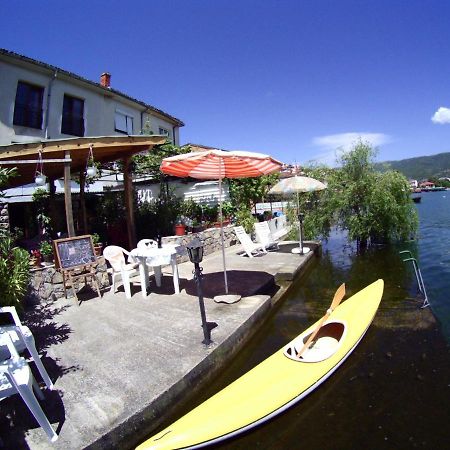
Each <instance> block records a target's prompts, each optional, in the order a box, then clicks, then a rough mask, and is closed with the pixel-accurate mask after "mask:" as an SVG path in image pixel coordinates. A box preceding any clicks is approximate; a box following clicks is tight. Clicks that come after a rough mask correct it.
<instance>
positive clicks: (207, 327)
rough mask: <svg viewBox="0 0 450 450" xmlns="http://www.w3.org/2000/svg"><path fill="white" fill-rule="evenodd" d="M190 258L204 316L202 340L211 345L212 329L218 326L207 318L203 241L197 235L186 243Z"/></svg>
mask: <svg viewBox="0 0 450 450" xmlns="http://www.w3.org/2000/svg"><path fill="white" fill-rule="evenodd" d="M186 248H187V251H188V255H189V259H190V261H191V262H192V263H194V270H193V272H192V273H193V274H194V281H195V282H196V284H197V294H198V303H199V306H200V315H201V317H202V328H203V336H204V339H203V341H202V343H203V344H205V345H209V344H211V343H212V340H211V330H212V329H213V328H215V327H217V323H216V322H208V321H207V320H206V312H205V303H204V301H203V291H202V276H203V275H202V271H203V268H201V267H200V265H199V264H200V263H201V262H202V260H203V243H202V242H201V241H200V239H198V238H197V237H195V238H194V239H193V240H192V241H191V242H189V244H187V245H186Z"/></svg>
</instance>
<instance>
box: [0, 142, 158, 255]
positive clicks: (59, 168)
mask: <svg viewBox="0 0 450 450" xmlns="http://www.w3.org/2000/svg"><path fill="white" fill-rule="evenodd" d="M164 142H166V137H165V136H105V137H81V138H71V139H58V140H55V139H52V140H42V141H38V142H33V143H24V144H11V145H3V146H0V166H1V167H16V169H17V173H18V176H17V177H14V178H11V179H10V180H9V181H8V186H6V187H16V186H22V185H24V184H28V183H33V182H34V178H35V174H36V167H37V165H38V164H41V163H42V166H43V172H44V174H45V176H46V177H47V179H48V181H49V182H50V186H52V185H53V181H54V180H56V179H59V178H63V177H64V202H65V211H66V224H67V233H68V235H69V237H72V236H75V227H74V221H73V211H72V196H71V189H70V181H71V174H72V173H79V174H80V197H83V196H84V185H85V176H86V174H85V169H86V166H87V160H88V157H89V153H90V150H91V149H92V153H93V157H94V161H95V162H100V163H107V162H113V161H118V160H121V161H123V165H124V190H125V205H126V222H127V230H128V242H129V245H130V248H133V247H134V246H135V244H136V230H135V222H134V211H133V185H132V178H131V164H130V161H131V156H133V155H134V154H136V153H140V152H142V151H145V150H150V149H152V148H153V147H154V146H155V145H158V144H164ZM51 193H52V189H50V195H51ZM81 204H82V205H84V201H82V202H81ZM83 208H84V206H83ZM83 215H84V220H85V217H86V215H85V211H83Z"/></svg>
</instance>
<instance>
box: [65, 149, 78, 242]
mask: <svg viewBox="0 0 450 450" xmlns="http://www.w3.org/2000/svg"><path fill="white" fill-rule="evenodd" d="M64 157H65V159H67V162H65V163H64V204H65V208H66V224H67V234H68V235H69V237H74V236H75V227H74V225H73V210H72V191H71V189H70V161H71V160H70V151H68V150H66V151H65V152H64Z"/></svg>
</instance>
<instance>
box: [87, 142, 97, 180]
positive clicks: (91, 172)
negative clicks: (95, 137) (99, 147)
mask: <svg viewBox="0 0 450 450" xmlns="http://www.w3.org/2000/svg"><path fill="white" fill-rule="evenodd" d="M92 147H93V146H92V144H89V153H88V158H87V163H86V175H87V176H88V177H91V178H92V177H95V175H97V167H95V164H94V152H93V150H92Z"/></svg>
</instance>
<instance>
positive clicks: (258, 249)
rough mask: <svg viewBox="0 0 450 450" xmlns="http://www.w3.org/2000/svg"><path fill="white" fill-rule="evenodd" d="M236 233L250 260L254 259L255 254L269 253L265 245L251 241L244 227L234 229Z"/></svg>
mask: <svg viewBox="0 0 450 450" xmlns="http://www.w3.org/2000/svg"><path fill="white" fill-rule="evenodd" d="M234 232H235V233H236V237H237V238H238V239H239V242H240V243H241V244H242V247H244V251H245V253H246V254H247V255H248V257H249V258H253V253H256V254H261V253H267V251H266V249H265V247H264V245H262V244H258V243H255V242H253V241H252V240H251V239H250V237H249V235H248V234H247V233H246V232H245V230H244V227H234Z"/></svg>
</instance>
